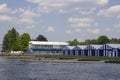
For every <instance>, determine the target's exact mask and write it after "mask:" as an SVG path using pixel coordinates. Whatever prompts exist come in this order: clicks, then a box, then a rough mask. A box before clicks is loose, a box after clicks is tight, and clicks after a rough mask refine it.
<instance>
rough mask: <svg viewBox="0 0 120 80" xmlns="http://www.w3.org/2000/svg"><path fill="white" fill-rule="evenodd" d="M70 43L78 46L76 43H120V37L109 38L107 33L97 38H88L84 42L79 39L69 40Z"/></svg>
mask: <svg viewBox="0 0 120 80" xmlns="http://www.w3.org/2000/svg"><path fill="white" fill-rule="evenodd" d="M67 42H68V43H69V45H71V46H76V45H89V44H106V43H111V44H120V38H119V39H118V38H112V39H109V38H108V37H107V36H106V35H101V36H99V37H98V38H97V39H86V40H85V41H83V42H79V41H78V40H77V39H74V40H71V41H67Z"/></svg>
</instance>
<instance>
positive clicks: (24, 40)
mask: <svg viewBox="0 0 120 80" xmlns="http://www.w3.org/2000/svg"><path fill="white" fill-rule="evenodd" d="M30 40H31V38H30V35H29V34H28V33H23V34H22V35H21V36H20V37H19V47H20V50H22V51H25V50H26V49H27V47H28V45H29V41H30Z"/></svg>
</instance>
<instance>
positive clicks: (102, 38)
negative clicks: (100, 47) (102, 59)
mask: <svg viewBox="0 0 120 80" xmlns="http://www.w3.org/2000/svg"><path fill="white" fill-rule="evenodd" d="M109 42H110V40H109V38H108V37H107V36H105V35H102V36H99V37H98V39H97V43H98V44H105V43H109Z"/></svg>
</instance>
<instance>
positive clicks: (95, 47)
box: [90, 44, 102, 49]
mask: <svg viewBox="0 0 120 80" xmlns="http://www.w3.org/2000/svg"><path fill="white" fill-rule="evenodd" d="M90 47H91V49H101V47H102V45H95V44H91V45H90Z"/></svg>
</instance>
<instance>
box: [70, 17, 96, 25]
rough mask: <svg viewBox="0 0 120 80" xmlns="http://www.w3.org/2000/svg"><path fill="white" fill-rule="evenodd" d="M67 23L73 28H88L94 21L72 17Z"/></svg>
mask: <svg viewBox="0 0 120 80" xmlns="http://www.w3.org/2000/svg"><path fill="white" fill-rule="evenodd" d="M68 22H69V23H70V25H71V26H73V27H90V26H92V23H93V22H94V19H92V18H73V17H70V18H69V19H68Z"/></svg>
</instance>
